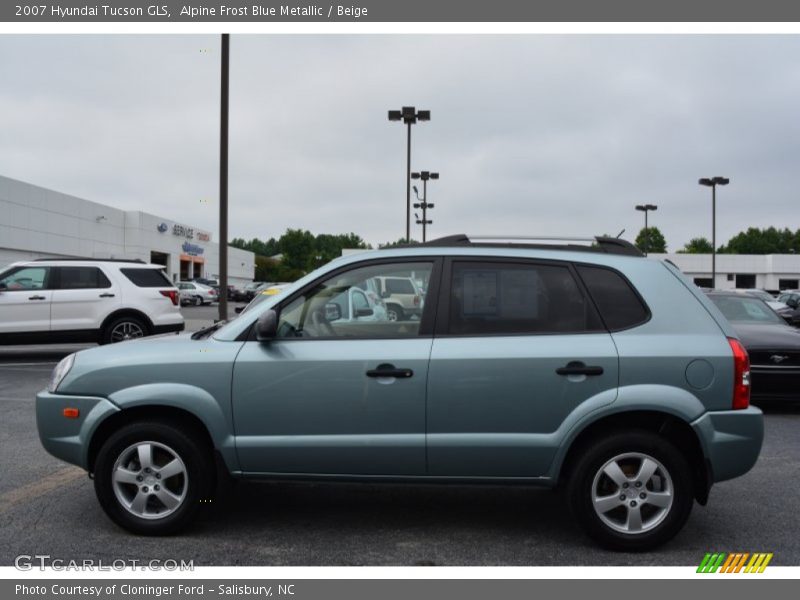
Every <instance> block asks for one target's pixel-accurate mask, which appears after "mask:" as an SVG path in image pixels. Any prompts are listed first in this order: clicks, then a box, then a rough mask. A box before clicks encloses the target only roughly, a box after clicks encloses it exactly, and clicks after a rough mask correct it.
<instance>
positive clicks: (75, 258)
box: [33, 256, 148, 265]
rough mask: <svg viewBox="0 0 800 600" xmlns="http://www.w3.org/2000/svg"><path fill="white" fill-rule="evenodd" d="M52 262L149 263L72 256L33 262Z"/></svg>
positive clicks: (122, 259)
mask: <svg viewBox="0 0 800 600" xmlns="http://www.w3.org/2000/svg"><path fill="white" fill-rule="evenodd" d="M51 260H58V261H73V262H87V261H88V262H115V263H139V264H140V265H146V264H148V263H146V262H144V261H143V260H142V259H141V258H80V257H75V256H71V257H69V258H61V257H53V258H34V259H33V262H47V261H51Z"/></svg>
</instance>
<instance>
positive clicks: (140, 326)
mask: <svg viewBox="0 0 800 600" xmlns="http://www.w3.org/2000/svg"><path fill="white" fill-rule="evenodd" d="M148 335H150V328H149V327H148V325H147V324H146V323H145V322H143V321H142V320H141V319H138V318H136V317H120V318H118V319H114V320H113V321H111V323H109V324H108V325H106V327H105V329H103V334H102V335H101V336H100V343H101V344H115V343H117V342H124V341H125V340H133V339H138V338H141V337H145V336H148Z"/></svg>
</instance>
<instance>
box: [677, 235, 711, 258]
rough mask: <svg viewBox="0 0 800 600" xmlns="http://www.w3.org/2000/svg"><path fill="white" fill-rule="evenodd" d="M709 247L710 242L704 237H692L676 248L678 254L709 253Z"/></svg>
mask: <svg viewBox="0 0 800 600" xmlns="http://www.w3.org/2000/svg"><path fill="white" fill-rule="evenodd" d="M711 249H712V247H711V242H709V241H708V240H707V239H706V238H704V237H699V238H692V239H691V240H689V241H688V242H686V244H685V245H684V246H683V248H681V249H680V250H678V254H711Z"/></svg>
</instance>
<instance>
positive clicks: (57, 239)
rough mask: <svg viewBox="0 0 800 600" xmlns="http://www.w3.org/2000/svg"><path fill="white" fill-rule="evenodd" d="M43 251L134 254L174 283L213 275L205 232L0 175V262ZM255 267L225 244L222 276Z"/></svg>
mask: <svg viewBox="0 0 800 600" xmlns="http://www.w3.org/2000/svg"><path fill="white" fill-rule="evenodd" d="M44 257H49V258H52V257H56V258H60V257H64V258H66V257H88V258H127V259H140V260H143V261H144V262H149V263H156V264H160V265H164V267H165V269H166V272H167V274H168V276H169V277H170V279H172V280H173V281H179V280H186V279H191V278H193V277H208V278H210V279H215V278H217V277H218V276H219V245H218V244H217V243H215V242H213V241H212V238H211V233H210V232H208V231H205V230H203V229H199V228H197V227H193V226H192V225H190V224H187V223H186V222H185V221H183V220H174V219H169V218H166V217H159V216H156V215H152V214H149V213H146V212H142V211H139V210H120V209H118V208H114V207H112V206H108V205H106V204H100V203H97V202H92V201H90V200H85V199H83V198H77V197H75V196H70V195H68V194H62V193H61V192H56V191H53V190H49V189H46V188H43V187H39V186H36V185H31V184H29V183H24V182H22V181H17V180H15V179H10V178H8V177H3V176H0V268H2V267H4V266H5V265H7V264H9V263H12V262H16V261H20V260H31V259H35V258H44ZM254 272H255V256H254V254H253V253H252V252H247V251H245V250H239V249H238V248H232V247H230V246H229V247H228V282H229V283H230V284H231V285H236V286H240V285H243V284H244V283H247V282H250V281H252V280H253V276H254Z"/></svg>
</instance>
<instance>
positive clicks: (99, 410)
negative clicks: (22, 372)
mask: <svg viewBox="0 0 800 600" xmlns="http://www.w3.org/2000/svg"><path fill="white" fill-rule="evenodd" d="M65 408H77V409H78V411H79V416H78V418H76V419H68V418H66V417H64V415H63V410H64V409H65ZM118 411H119V408H118V407H117V406H116V405H115V404H113V403H112V402H110V401H109V400H107V399H105V398H97V397H93V396H67V395H63V394H51V393H50V392H47V391H45V390H43V391H41V392H39V393H38V394H36V426H37V428H38V430H39V439H40V440H41V441H42V446H44V449H45V450H47V451H48V452H49V453H50V454H52V455H53V456H55V457H56V458H59V459H61V460H63V461H65V462H68V463H70V464H73V465H78V466H79V467H82V468H84V469H87V467H88V464H89V461H88V458H89V442H90V440H91V439H92V435H93V434H94V432H95V430H96V428H97V426H98V425H99V424H100V422H102V421H103V420H104V419H105V418H106V417H107V416H109V415H110V414H111V413H115V412H118Z"/></svg>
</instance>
